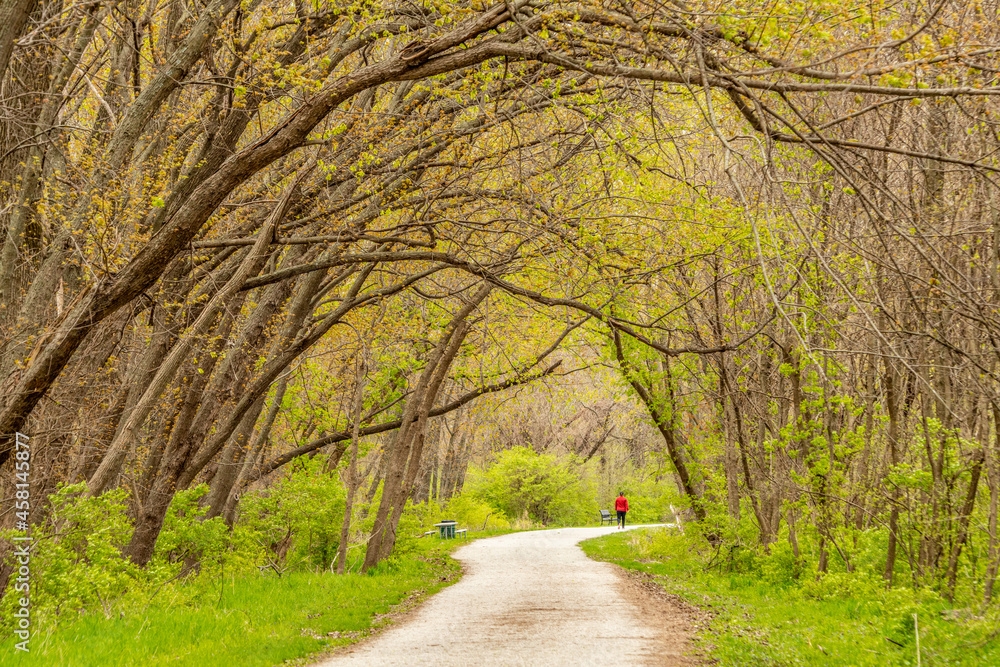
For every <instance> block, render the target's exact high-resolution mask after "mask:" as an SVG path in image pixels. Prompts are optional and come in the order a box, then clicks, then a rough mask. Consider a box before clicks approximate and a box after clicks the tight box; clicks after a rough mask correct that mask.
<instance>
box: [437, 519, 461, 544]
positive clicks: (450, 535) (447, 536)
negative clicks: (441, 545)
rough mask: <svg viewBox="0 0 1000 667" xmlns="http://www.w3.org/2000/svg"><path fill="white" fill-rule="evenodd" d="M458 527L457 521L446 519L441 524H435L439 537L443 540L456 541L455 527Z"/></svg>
mask: <svg viewBox="0 0 1000 667" xmlns="http://www.w3.org/2000/svg"><path fill="white" fill-rule="evenodd" d="M457 525H458V522H457V521H454V520H452V519H445V520H443V521H442V522H441V523H436V524H434V527H435V528H437V529H438V535H439V537H440V538H441V539H443V540H452V539H455V526H457Z"/></svg>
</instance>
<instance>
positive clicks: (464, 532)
mask: <svg viewBox="0 0 1000 667" xmlns="http://www.w3.org/2000/svg"><path fill="white" fill-rule="evenodd" d="M459 535H461V536H462V537H464V538H465V539H469V529H468V528H456V529H455V537H458V536H459Z"/></svg>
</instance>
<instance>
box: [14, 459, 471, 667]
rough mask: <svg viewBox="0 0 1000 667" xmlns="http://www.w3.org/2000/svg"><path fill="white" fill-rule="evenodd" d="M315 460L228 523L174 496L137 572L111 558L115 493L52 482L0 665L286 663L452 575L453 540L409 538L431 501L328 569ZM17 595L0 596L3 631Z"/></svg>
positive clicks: (414, 599) (329, 536) (319, 467)
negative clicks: (339, 566)
mask: <svg viewBox="0 0 1000 667" xmlns="http://www.w3.org/2000/svg"><path fill="white" fill-rule="evenodd" d="M325 464H326V457H325V456H322V455H320V456H317V457H314V459H313V460H311V461H309V460H305V459H304V460H303V461H302V462H301V463H300V464H298V465H296V466H295V468H294V470H293V472H292V474H290V475H288V476H287V477H286V478H285V479H283V480H282V481H281V482H279V483H278V484H276V485H274V486H273V487H271V488H270V489H268V490H265V491H263V492H259V493H256V494H252V495H251V496H248V497H247V498H246V503H245V505H244V508H243V511H242V513H241V515H240V517H239V520H238V521H237V522H236V523H235V525H234V526H233V527H232V529H230V528H229V527H228V526H227V525H226V524H225V522H224V521H223V520H222V518H221V517H216V518H212V519H206V518H205V516H204V515H205V511H206V508H205V507H204V506H202V505H200V503H199V501H200V500H201V498H202V497H203V496H204V494H205V492H206V487H204V486H200V487H195V488H194V489H191V490H189V491H186V492H182V493H179V494H178V495H177V496H176V497H175V499H174V502H173V503H172V505H171V509H170V512H169V514H168V517H167V521H166V524H165V529H164V534H163V535H162V536H161V538H160V540H159V541H158V543H157V551H156V553H155V554H154V558H153V560H152V562H151V563H150V565H148V566H147V567H146V568H138V567H136V566H135V565H134V564H132V563H131V562H130V561H129V560H128V558H127V557H125V556H124V555H123V554H122V551H121V550H122V545H123V544H127V543H128V540H129V538H130V535H131V533H132V531H133V529H134V522H133V521H132V520H131V519H130V518H129V516H128V512H127V506H126V505H127V504H126V500H127V499H126V498H125V494H124V492H123V491H122V492H115V493H108V494H104V495H102V496H100V497H97V498H94V497H91V496H87V495H85V494H83V493H82V488H81V487H82V485H72V486H67V487H64V488H62V489H61V490H60V491H59V492H58V493H56V494H54V495H53V496H52V497H51V499H50V501H51V502H52V504H53V508H54V512H53V521H52V523H51V524H49V525H48V526H47V527H46V530H45V531H44V532H42V531H39V532H38V533H36V535H35V540H34V546H33V556H32V567H33V573H34V574H33V581H34V584H35V586H34V589H33V591H32V636H31V650H30V652H23V651H17V650H16V649H15V642H16V641H18V639H17V638H16V635H14V633H13V632H12V631H11V630H12V628H11V627H4V632H3V636H4V638H5V639H4V641H3V643H2V644H0V664H5V665H6V664H19V665H21V664H23V665H46V666H50V665H74V666H77V665H80V666H86V665H95V666H96V665H100V666H101V667H107V666H111V665H158V664H165V663H168V662H169V663H170V664H179V665H199V666H200V665H233V664H235V665H241V666H242V665H247V666H251V665H278V664H284V663H285V662H286V661H289V660H295V659H301V658H304V657H306V656H310V655H313V654H316V653H317V652H322V651H326V650H329V649H332V648H335V647H337V646H341V645H344V644H349V643H353V642H355V641H358V640H360V639H362V638H363V637H365V636H367V635H368V634H370V633H371V632H372V631H373V630H375V629H377V628H378V627H381V626H383V625H385V624H386V623H387V622H388V620H389V619H391V617H392V616H393V615H394V613H396V612H401V611H404V610H406V609H408V608H410V607H412V606H413V605H415V604H416V603H418V602H419V601H420V600H422V599H424V598H425V597H426V596H428V595H431V594H433V593H434V592H436V591H437V590H439V589H441V588H442V587H444V586H447V585H450V584H451V583H453V582H454V581H456V580H457V579H458V576H459V573H460V568H459V566H458V564H457V562H455V561H454V560H452V559H451V558H450V557H449V556H448V553H449V552H450V551H451V550H453V549H454V548H455V547H456V546H458V544H457V542H456V541H447V542H445V541H441V540H438V539H419V538H418V537H417V536H418V535H420V534H421V533H420V527H421V526H423V524H424V523H425V520H428V519H430V520H436V519H437V518H438V516H439V515H438V514H437V513H439V512H440V511H441V510H440V508H437V507H435V508H433V512H432V513H430V514H428V511H429V510H428V509H427V508H426V507H423V508H421V507H417V508H414V509H413V510H412V511H410V512H408V513H407V516H406V517H404V520H403V522H402V525H403V528H404V530H405V531H406V532H405V533H404V534H403V536H401V538H400V541H399V546H400V548H399V549H397V551H396V553H395V554H394V555H393V557H392V558H390V559H387V560H385V561H383V562H381V563H379V564H378V565H377V566H376V567H375V568H372V569H370V570H369V571H367V572H366V573H362V572H361V560H362V559H363V557H364V553H363V551H362V550H361V549H358V548H355V549H349V550H348V560H347V565H346V568H345V570H346V571H345V574H342V575H337V574H334V573H333V569H334V567H335V565H336V561H335V558H336V554H337V547H338V537H339V527H340V522H341V520H342V519H343V513H344V502H343V501H344V499H343V487H342V485H341V484H340V482H339V480H338V479H337V478H336V476H331V475H330V474H328V473H327V472H326V471H325V469H324V468H325ZM376 502H377V500H376ZM424 514H427V517H424V516H423V515H424ZM431 517H433V519H431ZM364 523H365V521H364V519H361V520H359V521H358V524H359V529H360V528H363V526H364ZM369 523H370V520H369ZM477 527H478V526H477ZM16 597H17V596H15V595H7V596H5V597H4V599H3V604H4V608H3V610H2V613H0V623H2V624H3V625H5V626H9V624H11V623H13V622H15V620H16V619H15V618H14V616H13V614H12V613H11V611H12V610H13V606H14V605H15V604H16Z"/></svg>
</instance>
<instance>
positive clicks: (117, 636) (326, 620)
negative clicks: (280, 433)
mask: <svg viewBox="0 0 1000 667" xmlns="http://www.w3.org/2000/svg"><path fill="white" fill-rule="evenodd" d="M455 546H458V545H457V544H456V543H455V541H453V540H449V541H448V542H446V543H438V542H437V540H435V541H433V542H430V541H429V543H428V544H427V545H426V546H422V547H421V548H420V549H418V550H417V551H416V552H414V553H411V554H408V555H407V556H405V557H402V558H399V559H397V560H394V561H392V562H390V563H386V564H382V565H380V566H379V567H378V568H376V569H375V570H374V571H373V572H372V573H370V574H346V575H341V576H337V575H334V574H330V573H329V572H322V573H311V572H293V573H287V574H285V575H284V576H282V577H277V576H276V575H274V574H273V573H272V574H264V575H260V576H250V577H242V578H239V577H237V578H225V577H220V578H219V579H218V580H217V581H215V582H214V588H213V587H212V586H207V587H206V590H205V591H204V593H203V594H201V595H199V596H197V599H196V600H195V601H194V602H192V600H191V598H190V597H189V596H183V597H185V598H186V599H185V600H184V601H183V602H180V603H177V604H174V603H172V602H171V597H170V592H169V591H167V592H163V593H160V594H159V595H157V597H156V598H154V600H153V601H152V602H151V603H150V604H149V606H148V608H146V609H145V610H144V612H143V613H137V614H135V615H131V616H125V617H124V618H121V617H119V618H114V617H113V618H106V617H105V615H104V614H103V613H101V612H100V611H97V612H95V613H89V614H87V615H81V616H77V617H76V618H74V619H73V620H68V621H65V622H61V623H60V624H59V625H58V626H57V627H56V628H54V629H53V630H51V631H49V632H40V633H38V634H35V635H34V636H32V638H31V643H30V649H31V650H30V653H24V652H22V651H15V650H14V646H13V641H7V638H4V643H3V645H2V646H0V664H3V665H45V666H46V667H50V666H54V665H72V666H73V667H84V666H89V665H95V666H97V665H99V666H101V667H111V666H114V665H166V664H170V665H192V666H199V667H202V666H210V665H225V666H226V667H234V666H237V665H238V666H239V667H256V666H260V667H265V666H271V665H279V664H282V663H284V662H286V661H292V660H295V659H301V658H304V657H306V656H310V655H312V654H316V653H319V652H322V651H325V650H329V649H331V648H334V647H336V646H340V645H343V644H347V643H351V642H354V641H357V640H358V639H360V638H362V637H364V636H365V635H367V634H369V633H370V631H371V630H372V629H373V628H377V627H379V626H380V625H383V624H385V622H386V619H385V616H384V615H385V614H388V613H390V612H393V611H400V610H401V609H402V608H408V607H409V606H412V604H414V603H415V602H416V601H418V600H420V599H423V598H424V597H426V596H427V595H430V594H432V593H434V592H436V591H438V590H439V589H440V588H442V587H443V586H447V585H449V584H450V583H453V582H454V581H456V580H457V578H458V575H459V572H460V568H459V566H458V563H457V562H456V561H454V560H453V559H451V558H450V557H448V555H447V552H448V551H450V550H451V549H453V548H454V547H455ZM295 664H307V662H305V661H300V660H296V661H295Z"/></svg>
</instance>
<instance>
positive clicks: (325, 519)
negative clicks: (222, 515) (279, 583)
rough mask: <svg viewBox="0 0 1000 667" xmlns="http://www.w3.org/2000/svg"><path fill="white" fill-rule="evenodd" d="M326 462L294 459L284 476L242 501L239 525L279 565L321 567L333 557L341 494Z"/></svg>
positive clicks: (337, 539) (341, 508) (340, 519)
mask: <svg viewBox="0 0 1000 667" xmlns="http://www.w3.org/2000/svg"><path fill="white" fill-rule="evenodd" d="M326 460H327V458H326V456H323V455H320V456H315V457H313V458H312V459H308V458H305V457H303V458H299V459H296V461H295V462H294V463H293V464H292V470H291V472H290V473H289V475H288V476H287V477H285V478H284V479H282V480H281V481H279V482H277V483H276V484H274V485H273V486H271V487H269V488H267V489H265V490H263V491H260V492H258V493H253V494H248V495H246V496H244V497H243V500H242V502H241V504H240V523H241V524H243V525H244V527H245V528H246V529H248V530H249V531H250V533H251V534H253V535H256V539H257V541H258V542H259V543H260V544H261V545H262V546H263V547H265V548H266V549H268V550H270V551H271V553H272V554H273V557H274V558H275V559H276V561H277V562H279V563H281V564H284V563H285V562H288V563H289V564H290V566H294V565H297V564H300V563H303V564H307V565H310V566H312V567H318V568H327V567H329V566H330V564H331V563H332V562H333V561H334V559H335V558H336V557H337V547H338V545H339V544H340V527H341V524H342V523H343V520H344V508H345V505H346V501H345V491H344V486H343V485H342V484H341V483H340V481H339V480H338V479H337V477H336V475H335V474H331V473H329V472H326V471H325V468H326Z"/></svg>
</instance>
